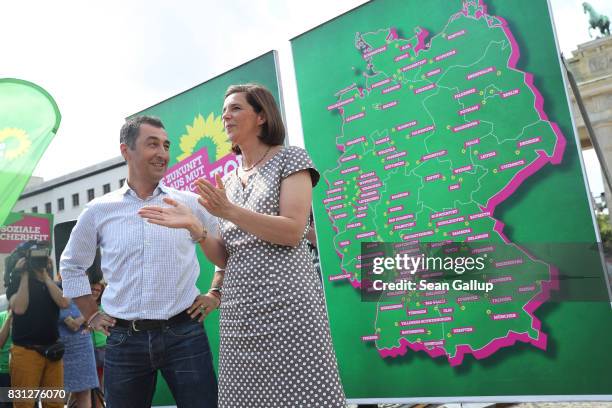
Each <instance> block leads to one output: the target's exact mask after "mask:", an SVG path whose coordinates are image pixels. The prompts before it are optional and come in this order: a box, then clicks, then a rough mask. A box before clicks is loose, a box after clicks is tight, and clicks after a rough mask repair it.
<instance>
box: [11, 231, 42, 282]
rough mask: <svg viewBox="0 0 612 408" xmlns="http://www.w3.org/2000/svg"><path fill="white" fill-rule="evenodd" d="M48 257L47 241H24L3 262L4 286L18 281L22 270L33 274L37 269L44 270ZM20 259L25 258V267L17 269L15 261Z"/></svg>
mask: <svg viewBox="0 0 612 408" xmlns="http://www.w3.org/2000/svg"><path fill="white" fill-rule="evenodd" d="M50 255H51V243H50V242H49V241H26V242H23V243H21V244H19V245H18V246H17V248H15V249H14V250H13V252H11V254H10V255H9V256H8V257H7V258H6V259H5V260H4V286H5V287H8V286H9V285H10V284H11V282H12V281H15V280H19V275H20V274H21V273H22V272H23V271H24V270H27V271H28V272H29V273H33V272H34V271H35V270H37V269H42V268H46V267H47V264H48V262H49V256H50ZM21 258H25V266H24V268H20V269H17V268H16V265H17V261H19V260H20V259H21Z"/></svg>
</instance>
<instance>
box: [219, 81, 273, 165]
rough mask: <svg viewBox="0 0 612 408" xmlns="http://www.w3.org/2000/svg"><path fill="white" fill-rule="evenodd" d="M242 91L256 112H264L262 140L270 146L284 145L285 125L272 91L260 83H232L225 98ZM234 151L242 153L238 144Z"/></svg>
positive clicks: (233, 147) (260, 136) (234, 146)
mask: <svg viewBox="0 0 612 408" xmlns="http://www.w3.org/2000/svg"><path fill="white" fill-rule="evenodd" d="M240 92H242V93H244V94H245V96H246V100H247V102H248V103H249V105H251V106H252V107H253V110H254V111H255V112H256V113H261V112H263V113H264V116H265V118H266V122H265V123H264V124H263V125H262V127H261V134H260V135H259V138H260V139H261V141H262V142H264V143H265V144H267V145H268V146H277V145H282V144H283V143H284V142H285V125H284V124H283V119H282V117H281V114H280V111H279V110H278V105H277V104H276V101H275V100H274V96H272V93H271V92H270V91H268V89H267V88H265V87H264V86H262V85H259V84H241V85H231V86H230V87H229V88H227V91H225V98H227V97H228V96H230V95H232V94H235V93H240ZM232 151H233V152H234V153H236V154H240V153H241V151H240V147H239V146H238V145H233V146H232Z"/></svg>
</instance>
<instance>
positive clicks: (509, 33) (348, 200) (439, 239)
mask: <svg viewBox="0 0 612 408" xmlns="http://www.w3.org/2000/svg"><path fill="white" fill-rule="evenodd" d="M292 49H293V55H294V65H295V71H296V79H297V85H298V94H299V101H300V108H301V114H302V123H303V130H304V139H305V145H306V148H307V149H308V151H309V152H310V153H311V155H312V157H313V159H314V161H315V163H316V165H317V166H318V168H319V169H320V170H321V171H322V181H323V182H322V183H321V184H320V187H319V188H317V189H316V190H315V193H314V198H313V199H314V207H315V219H316V225H317V235H318V243H319V248H320V255H321V263H322V267H323V275H324V281H325V282H324V283H325V291H326V298H327V304H328V311H329V315H330V323H331V329H332V336H333V340H334V346H335V349H336V353H337V357H338V361H339V366H340V371H341V377H342V381H343V384H344V387H345V391H346V394H347V396H348V397H349V398H350V399H352V400H353V401H361V402H366V401H367V402H383V401H386V402H394V401H397V402H399V401H406V402H407V401H415V402H426V401H469V400H478V399H480V400H485V401H499V400H500V399H501V398H502V397H506V398H507V400H511V401H514V400H521V399H529V398H532V399H533V398H535V399H537V398H540V397H541V396H547V397H550V396H564V397H559V398H560V399H569V398H573V397H572V396H588V397H585V398H593V396H601V397H602V398H604V399H611V398H612V382H610V381H609V375H608V371H609V367H610V366H611V365H612V356H611V355H610V353H609V352H608V351H607V350H608V349H609V346H610V337H611V336H612V319H611V317H612V311H611V308H610V298H609V293H608V289H607V282H606V278H605V273H604V272H603V269H602V258H601V254H600V252H599V251H598V246H597V242H596V241H597V240H596V233H595V230H594V222H593V216H592V213H591V208H590V206H589V200H588V195H587V194H588V192H587V188H586V186H585V178H584V175H583V172H582V169H581V164H580V157H579V150H578V148H579V146H577V144H576V138H575V135H574V130H573V127H572V122H571V116H570V115H571V113H570V110H569V107H568V100H567V95H566V91H565V86H564V82H563V77H562V72H561V67H560V64H559V61H560V60H559V55H558V53H557V48H556V44H555V38H554V32H553V27H552V24H551V17H550V12H549V10H548V6H547V3H546V1H537V2H534V1H529V0H505V1H501V0H486V1H483V0H464V1H460V0H454V1H448V0H432V1H428V2H422V1H416V0H409V1H406V0H381V1H376V2H370V3H368V4H366V5H363V6H361V7H359V8H357V9H354V10H352V11H351V12H348V13H346V14H344V15H342V16H341V17H339V18H336V19H334V20H332V21H330V22H328V23H326V24H323V25H321V26H319V27H317V28H316V29H313V30H311V31H309V32H307V33H305V34H302V35H301V36H299V37H297V38H295V39H293V40H292ZM326 147H327V148H326ZM373 242H375V243H383V244H385V243H386V245H382V246H372V244H371V243H373ZM377 245H379V244H377ZM389 254H391V255H392V256H390V255H389ZM436 259H438V260H439V261H440V263H439V264H436ZM466 259H471V261H470V262H476V265H479V266H482V268H476V269H477V271H471V270H469V269H468V271H467V272H466V271H465V269H466V265H467V262H468V261H466ZM404 260H405V261H407V262H408V261H409V262H413V263H409V262H408V263H406V264H403V265H402V264H401V262H400V261H404ZM430 260H431V261H432V263H431V265H430V264H429V263H428V262H429V261H430ZM387 261H388V263H385V262H387ZM442 261H444V262H447V263H448V267H447V263H444V264H443V263H442ZM458 261H461V263H458ZM472 266H473V264H472ZM458 267H459V268H458ZM472 269H473V268H472ZM444 270H445V271H444ZM449 270H450V274H449V273H448V272H449ZM387 272H393V273H392V274H391V279H389V276H387V275H386V274H387ZM382 277H386V278H387V280H386V281H383V279H382ZM385 285H386V286H385Z"/></svg>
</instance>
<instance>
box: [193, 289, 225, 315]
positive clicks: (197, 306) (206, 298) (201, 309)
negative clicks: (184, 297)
mask: <svg viewBox="0 0 612 408" xmlns="http://www.w3.org/2000/svg"><path fill="white" fill-rule="evenodd" d="M219 304H221V301H220V300H219V299H217V298H216V297H215V296H214V295H211V294H210V293H204V294H201V295H198V296H197V297H196V298H195V300H194V301H193V304H192V305H191V306H189V309H188V310H187V313H189V315H190V316H191V318H192V319H196V318H197V319H198V322H202V321H203V320H204V318H205V317H206V316H208V314H210V313H211V312H212V311H213V310H215V309H216V308H218V307H219Z"/></svg>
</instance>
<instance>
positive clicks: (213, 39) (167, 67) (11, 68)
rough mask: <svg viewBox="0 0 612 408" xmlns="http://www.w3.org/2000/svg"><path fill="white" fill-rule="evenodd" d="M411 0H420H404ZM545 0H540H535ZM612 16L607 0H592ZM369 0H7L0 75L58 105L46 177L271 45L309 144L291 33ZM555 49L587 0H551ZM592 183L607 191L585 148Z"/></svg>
mask: <svg viewBox="0 0 612 408" xmlns="http://www.w3.org/2000/svg"><path fill="white" fill-rule="evenodd" d="M409 1H416V0H409ZM534 1H544V0H534ZM590 2H591V4H592V5H593V6H594V7H595V9H596V10H598V11H599V12H600V13H603V14H606V15H608V16H611V17H612V2H610V1H609V0H591V1H590ZM363 3H365V1H363V0H331V1H330V0H309V1H308V2H302V1H300V2H297V1H286V0H257V1H252V0H234V1H232V2H220V1H214V0H184V1H179V2H169V1H162V0H147V1H144V0H121V1H119V0H108V1H105V2H87V1H85V2H75V1H65V0H64V1H62V0H60V1H55V2H49V1H42V0H41V1H34V0H23V1H6V2H3V4H2V15H3V19H2V24H0V38H2V58H1V60H0V61H1V62H0V77H14V78H20V79H25V80H28V81H31V82H34V83H36V84H38V85H40V86H42V87H43V88H45V89H46V90H47V91H48V92H49V93H50V94H51V95H53V97H54V98H55V100H56V102H57V104H58V105H59V107H60V110H61V112H62V123H61V125H60V129H59V132H58V134H57V136H56V137H55V139H54V140H53V142H52V143H51V145H50V146H49V148H48V150H47V151H46V153H45V155H44V156H43V158H42V159H41V161H40V162H39V164H38V166H37V168H36V169H35V171H34V175H36V176H40V177H43V178H44V179H45V180H50V179H53V178H56V177H59V176H61V175H64V174H67V173H69V172H72V171H75V170H78V169H81V168H83V167H87V166H90V165H93V164H95V163H98V162H100V161H103V160H106V159H110V158H113V157H116V156H118V155H119V142H118V138H119V129H120V127H121V125H122V124H123V121H124V118H125V117H126V116H128V115H130V114H133V113H135V112H138V111H141V110H143V109H145V108H147V107H149V106H151V105H154V104H156V103H158V102H160V101H162V100H164V99H167V98H169V97H171V96H173V95H175V94H177V93H180V92H182V91H184V90H186V89H189V88H191V87H193V86H195V85H197V84H199V83H202V82H205V81H206V80H208V79H210V78H212V77H214V76H217V75H219V74H221V73H223V72H225V71H228V70H230V69H232V68H234V67H236V66H238V65H240V64H242V63H244V62H246V61H249V60H250V59H253V58H255V57H257V56H259V55H261V54H263V53H265V52H268V51H270V50H271V49H275V50H277V51H278V55H279V64H280V72H281V81H282V87H283V90H284V92H285V95H284V102H285V112H286V122H287V128H288V134H289V142H290V143H291V144H295V145H303V142H302V132H301V120H300V114H299V106H298V103H297V91H296V88H295V77H294V71H293V64H292V60H291V47H290V43H289V39H291V38H293V37H295V36H297V35H299V34H301V33H303V32H305V31H308V30H310V29H312V28H314V27H316V26H317V25H319V24H321V23H324V22H325V21H328V20H330V19H332V18H334V17H336V16H338V15H339V14H341V13H343V12H346V11H348V10H351V9H353V8H355V7H357V6H359V5H361V4H363ZM550 4H551V7H552V12H553V15H554V18H555V24H556V26H557V27H562V28H563V29H562V30H559V29H557V38H558V42H559V44H560V49H561V51H562V52H563V53H564V55H566V57H570V56H571V51H572V50H575V49H576V45H577V44H579V43H584V42H586V41H589V40H590V38H589V36H588V32H587V27H588V18H587V16H586V15H585V14H583V12H582V6H581V4H582V0H550ZM585 164H586V168H587V173H588V174H589V182H590V185H591V190H592V191H593V192H595V193H597V194H599V193H600V192H601V191H603V184H602V181H601V175H600V172H599V167H598V163H597V159H596V156H595V155H594V153H593V152H592V151H590V152H586V153H585Z"/></svg>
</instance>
